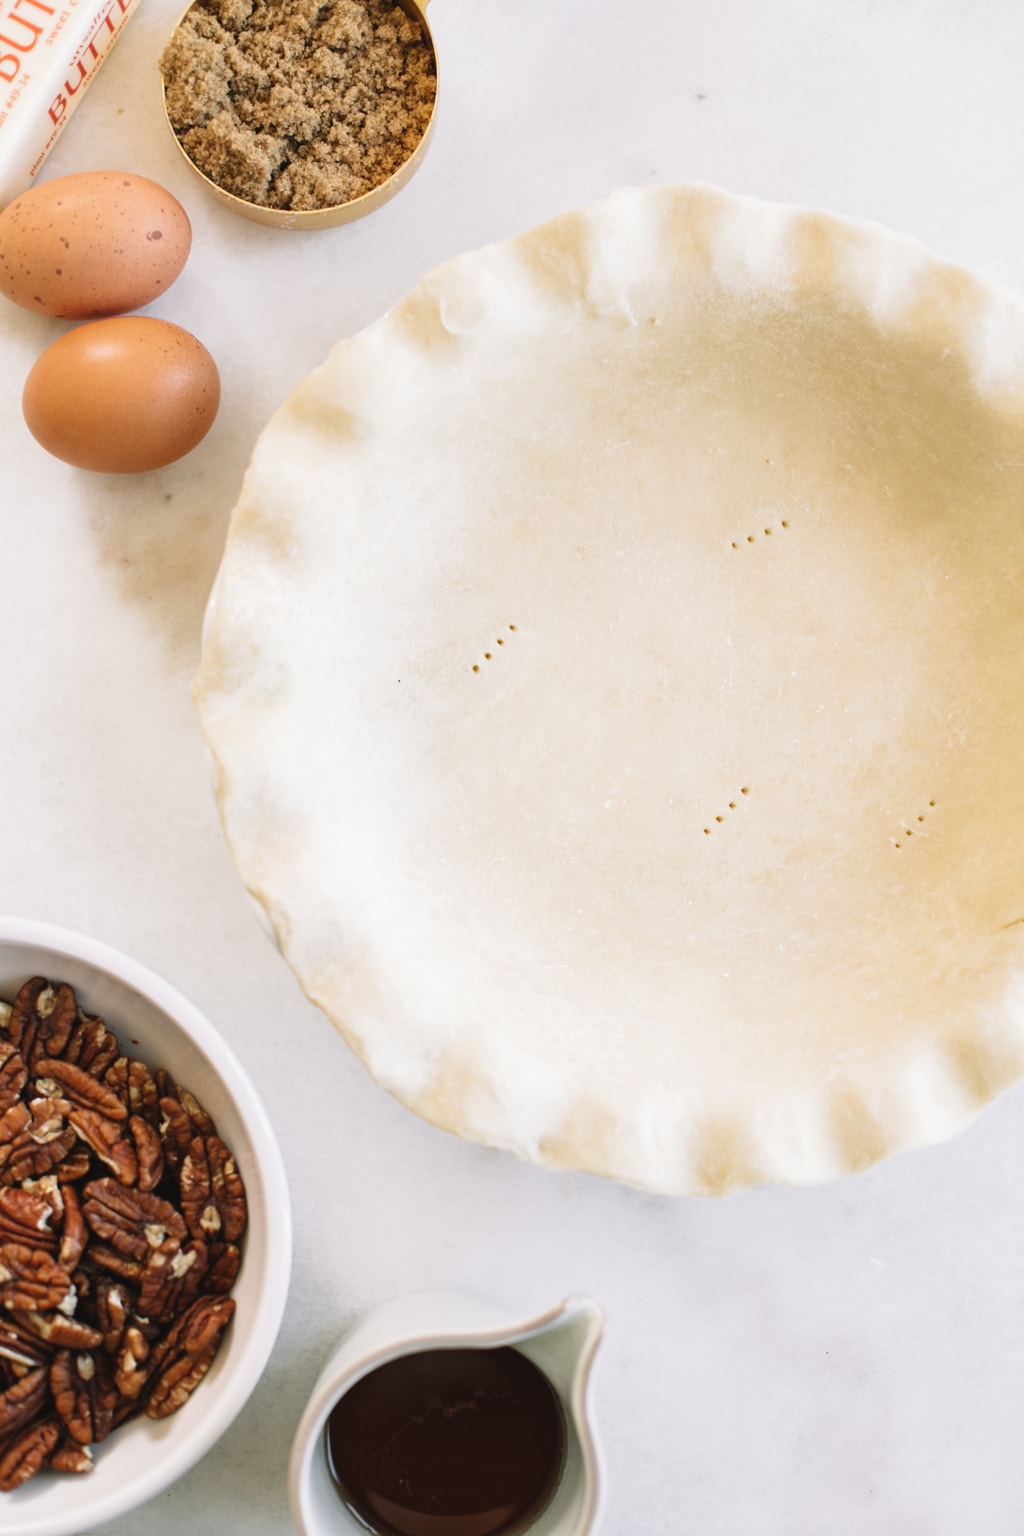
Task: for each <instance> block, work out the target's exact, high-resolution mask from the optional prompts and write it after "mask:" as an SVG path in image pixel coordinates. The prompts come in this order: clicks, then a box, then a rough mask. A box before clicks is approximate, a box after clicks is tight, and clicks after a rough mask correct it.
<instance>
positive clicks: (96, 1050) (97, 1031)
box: [61, 1009, 121, 1078]
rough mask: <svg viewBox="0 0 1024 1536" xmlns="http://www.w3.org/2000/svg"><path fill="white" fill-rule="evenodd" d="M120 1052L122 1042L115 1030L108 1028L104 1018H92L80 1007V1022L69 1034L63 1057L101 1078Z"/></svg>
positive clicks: (84, 1070)
mask: <svg viewBox="0 0 1024 1536" xmlns="http://www.w3.org/2000/svg"><path fill="white" fill-rule="evenodd" d="M120 1054H121V1042H120V1041H119V1040H118V1038H117V1036H116V1035H115V1034H114V1032H113V1030H111V1029H108V1028H107V1026H106V1025H105V1024H104V1022H103V1020H102V1019H93V1018H90V1017H89V1016H88V1014H85V1013H83V1012H82V1011H81V1009H79V1011H78V1023H77V1024H76V1025H75V1027H74V1029H73V1030H72V1031H71V1034H70V1035H69V1036H68V1043H67V1045H66V1046H65V1047H64V1050H63V1052H62V1053H61V1056H62V1059H63V1060H64V1061H70V1062H71V1063H72V1064H73V1065H74V1066H76V1067H81V1068H82V1070H83V1072H88V1073H90V1074H91V1075H92V1076H93V1077H96V1078H100V1077H102V1076H103V1075H104V1073H105V1072H106V1071H107V1069H108V1067H112V1066H113V1064H114V1062H115V1061H116V1060H117V1058H118V1057H119V1056H120Z"/></svg>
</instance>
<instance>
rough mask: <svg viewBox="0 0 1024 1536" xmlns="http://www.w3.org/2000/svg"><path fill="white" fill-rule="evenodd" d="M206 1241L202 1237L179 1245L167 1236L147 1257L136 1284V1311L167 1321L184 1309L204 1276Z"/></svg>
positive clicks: (193, 1297)
mask: <svg viewBox="0 0 1024 1536" xmlns="http://www.w3.org/2000/svg"><path fill="white" fill-rule="evenodd" d="M207 1262H208V1259H207V1250H206V1244H205V1243H204V1242H203V1241H202V1239H201V1238H196V1239H195V1241H194V1242H191V1243H189V1244H188V1245H187V1246H186V1247H184V1248H183V1247H182V1246H181V1244H180V1242H179V1241H178V1239H177V1238H175V1237H169V1238H167V1239H166V1240H165V1241H164V1242H162V1243H161V1244H160V1246H159V1248H154V1249H153V1251H152V1253H151V1254H150V1255H149V1258H148V1260H147V1261H146V1268H145V1271H144V1273H143V1276H142V1284H141V1286H140V1288H139V1311H140V1312H141V1314H142V1316H143V1317H149V1318H152V1320H153V1322H155V1323H167V1322H170V1320H171V1318H172V1317H176V1316H177V1315H178V1313H179V1312H184V1311H185V1309H186V1308H187V1307H188V1306H190V1305H191V1303H192V1302H193V1301H194V1300H195V1298H196V1296H197V1295H198V1293H199V1288H200V1286H201V1285H202V1283H203V1280H204V1279H205V1276H206V1268H207Z"/></svg>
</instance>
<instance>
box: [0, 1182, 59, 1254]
mask: <svg viewBox="0 0 1024 1536" xmlns="http://www.w3.org/2000/svg"><path fill="white" fill-rule="evenodd" d="M53 1215H54V1212H53V1206H52V1204H51V1202H50V1201H49V1200H48V1199H46V1198H45V1197H44V1196H43V1195H42V1194H40V1193H37V1192H36V1191H35V1190H32V1189H25V1188H19V1187H18V1186H16V1185H13V1184H0V1242H5V1243H24V1244H25V1246H26V1247H29V1248H48V1249H51V1250H52V1249H54V1248H56V1246H57V1233H56V1232H55V1231H54V1229H53V1227H52V1225H51V1222H52V1220H53Z"/></svg>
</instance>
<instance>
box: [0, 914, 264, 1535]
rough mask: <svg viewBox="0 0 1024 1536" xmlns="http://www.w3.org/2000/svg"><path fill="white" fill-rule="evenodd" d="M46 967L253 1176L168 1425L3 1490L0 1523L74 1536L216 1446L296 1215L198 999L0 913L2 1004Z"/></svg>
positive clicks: (245, 1372)
mask: <svg viewBox="0 0 1024 1536" xmlns="http://www.w3.org/2000/svg"><path fill="white" fill-rule="evenodd" d="M33 975H41V976H46V977H48V978H49V979H51V980H56V981H67V982H70V983H71V985H72V986H73V987H74V988H75V991H76V992H77V993H78V996H79V1000H80V1002H81V1003H82V1005H83V1007H84V1008H85V1009H86V1010H87V1011H88V1012H90V1013H94V1014H99V1015H100V1016H101V1017H102V1018H103V1020H104V1022H105V1023H106V1024H107V1025H109V1027H110V1028H111V1029H112V1030H113V1031H114V1032H115V1034H116V1035H117V1036H118V1038H119V1039H120V1041H121V1044H122V1047H123V1048H124V1049H125V1050H126V1051H130V1052H131V1053H132V1054H133V1055H136V1056H138V1057H140V1058H141V1059H143V1060H144V1061H146V1062H148V1063H149V1064H150V1066H154V1067H158V1066H159V1067H165V1068H166V1069H167V1071H168V1072H169V1073H170V1074H171V1076H172V1077H173V1078H174V1079H175V1081H176V1082H178V1083H180V1084H181V1085H182V1086H183V1087H185V1088H188V1089H189V1090H190V1091H191V1092H192V1093H193V1094H194V1095H195V1096H196V1098H197V1099H198V1100H199V1101H200V1103H201V1104H202V1105H203V1106H204V1107H205V1108H206V1109H207V1110H208V1111H209V1113H210V1114H211V1115H212V1116H213V1119H214V1121H215V1122H216V1125H217V1130H218V1133H219V1134H220V1135H221V1136H222V1137H223V1139H224V1140H225V1141H226V1142H227V1144H228V1146H229V1147H230V1148H231V1149H232V1151H233V1152H234V1153H235V1157H236V1160H237V1162H238V1167H239V1170H240V1172H241V1174H242V1177H243V1179H244V1180H245V1185H246V1190H247V1193H248V1201H249V1226H248V1231H247V1234H246V1237H245V1246H244V1255H243V1260H242V1268H241V1271H240V1274H239V1277H238V1280H237V1282H236V1285H235V1288H234V1291H233V1295H234V1297H235V1300H236V1302H237V1304H238V1305H237V1310H236V1312H235V1316H234V1318H233V1320H232V1322H231V1325H230V1327H229V1328H228V1330H227V1332H226V1333H225V1335H224V1340H223V1343H222V1345H221V1348H220V1351H219V1353H218V1355H217V1359H216V1360H215V1362H214V1364H213V1366H212V1367H211V1369H210V1371H209V1374H208V1375H207V1376H206V1378H205V1379H204V1380H203V1381H202V1382H201V1383H200V1385H199V1386H198V1387H197V1388H196V1390H195V1392H194V1394H193V1396H192V1397H191V1398H190V1399H189V1401H188V1402H187V1403H186V1404H185V1406H184V1407H183V1408H182V1409H180V1410H179V1412H178V1413H176V1414H174V1415H172V1416H171V1417H170V1418H168V1419H164V1420H162V1421H161V1422H154V1421H152V1420H149V1419H145V1418H140V1419H137V1420H132V1421H131V1422H129V1423H128V1424H125V1425H123V1426H122V1427H121V1428H120V1429H118V1430H115V1431H114V1433H113V1434H112V1435H111V1436H110V1438H109V1439H108V1440H106V1441H104V1443H103V1444H102V1445H99V1446H96V1447H94V1448H93V1454H94V1457H95V1466H94V1468H93V1470H92V1472H90V1473H88V1474H87V1475H85V1476H77V1477H76V1476H69V1475H59V1474H56V1473H50V1472H43V1473H40V1474H39V1475H38V1476H37V1477H35V1478H33V1479H32V1480H31V1481H30V1482H28V1483H25V1484H24V1485H23V1486H22V1487H21V1488H19V1489H17V1490H15V1492H13V1493H4V1494H0V1530H2V1531H10V1532H12V1533H17V1536H77V1533H78V1532H81V1531H85V1530H88V1529H90V1528H91V1527H93V1526H96V1525H99V1524H101V1523H102V1522H104V1521H107V1520H115V1519H117V1518H118V1517H119V1516H121V1515H123V1514H124V1513H125V1511H126V1510H129V1509H132V1508H134V1507H135V1506H136V1505H138V1504H141V1503H143V1501H144V1500H146V1499H150V1498H152V1497H153V1496H154V1495H155V1494H157V1493H160V1492H161V1491H162V1490H163V1489H165V1488H166V1487H167V1486H168V1485H169V1484H170V1483H173V1482H174V1480H175V1479H176V1478H178V1477H180V1476H181V1475H182V1474H183V1473H184V1472H186V1471H187V1470H188V1469H189V1467H191V1466H192V1465H193V1464H194V1463H195V1462H197V1461H198V1460H199V1458H200V1457H201V1456H202V1455H203V1454H204V1453H205V1452H206V1451H208V1450H209V1449H210V1447H211V1446H212V1445H213V1444H214V1442H215V1441H216V1440H217V1439H218V1438H219V1437H220V1436H221V1435H222V1434H223V1433H224V1431H225V1430H226V1429H227V1427H228V1425H229V1424H230V1423H231V1421H232V1420H233V1419H234V1417H235V1415H236V1414H237V1413H238V1412H239V1410H240V1409H241V1407H242V1405H243V1404H244V1403H245V1401H246V1399H247V1398H248V1397H249V1395H250V1393H251V1392H252V1390H253V1388H254V1387H255V1385H256V1383H257V1381H258V1380H259V1378H260V1375H261V1373H262V1371H263V1368H264V1366H265V1364H266V1362H267V1357H268V1356H269V1354H270V1351H271V1347H272V1346H273V1343H274V1340H275V1338H276V1336H277V1331H278V1328H279V1326H280V1322H281V1318H282V1315H283V1313H284V1304H285V1298H286V1295H287V1291H288V1278H289V1274H290V1270H291V1209H290V1204H289V1198H288V1186H287V1183H286V1180H285V1173H284V1165H283V1163H282V1161H281V1154H280V1152H279V1151H278V1147H277V1142H276V1140H275V1137H274V1132H273V1130H272V1128H271V1125H270V1122H269V1120H268V1119H267V1115H266V1112H265V1111H264V1109H263V1107H262V1105H261V1103H260V1101H259V1099H258V1098H257V1096H256V1092H255V1090H254V1088H253V1086H252V1084H251V1083H250V1082H249V1079H248V1077H247V1076H246V1074H245V1072H244V1070H243V1069H242V1067H241V1066H240V1065H239V1063H238V1062H237V1060H236V1059H235V1057H234V1055H233V1054H232V1052H231V1051H230V1050H229V1049H228V1047H227V1045H226V1044H225V1043H224V1041H223V1040H222V1039H221V1038H220V1036H219V1035H218V1034H217V1031H216V1030H215V1029H214V1027H213V1025H212V1024H210V1023H209V1022H208V1021H207V1020H206V1019H205V1018H204V1017H203V1016H202V1014H201V1013H199V1012H198V1011H197V1010H196V1009H195V1008H194V1007H193V1006H192V1004H191V1003H189V1002H187V1001H186V999H185V998H184V997H182V996H181V994H180V993H179V992H177V991H175V989H174V988H173V987H172V986H169V985H168V983H167V982H166V981H163V980H162V979H161V978H160V977H159V976H157V975H156V974H155V973H154V972H153V971H150V970H148V969H147V968H146V967H145V966H144V965H140V964H139V963H138V962H137V961H135V960H131V959H129V958H128V957H127V956H126V955H122V954H119V953H118V952H117V951H116V950H113V949H110V948H108V947H107V946H106V945H104V944H100V943H98V942H97V941H96V940H94V939H90V938H86V937H84V936H83V935H81V934H76V933H70V932H67V931H65V930H63V929H60V928H52V927H49V926H46V925H44V924H41V923H31V922H22V921H20V920H17V919H12V918H3V917H0V998H4V999H5V1000H7V1001H11V1000H12V999H13V996H14V993H15V991H16V990H17V988H18V987H19V986H20V985H21V983H22V982H24V981H26V980H27V979H28V978H29V977H30V976H33Z"/></svg>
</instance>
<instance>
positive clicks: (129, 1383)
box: [114, 1324, 151, 1402]
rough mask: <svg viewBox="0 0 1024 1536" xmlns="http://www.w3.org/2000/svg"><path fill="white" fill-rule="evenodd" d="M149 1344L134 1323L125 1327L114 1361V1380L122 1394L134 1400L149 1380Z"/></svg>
mask: <svg viewBox="0 0 1024 1536" xmlns="http://www.w3.org/2000/svg"><path fill="white" fill-rule="evenodd" d="M150 1350H151V1346H150V1343H149V1340H148V1339H147V1338H146V1336H145V1334H144V1333H143V1332H142V1329H141V1328H137V1327H135V1326H134V1324H132V1325H130V1326H129V1327H128V1328H126V1329H125V1332H124V1340H123V1342H122V1344H121V1348H120V1349H119V1350H118V1354H117V1359H116V1361H115V1362H114V1382H115V1384H116V1386H117V1390H118V1391H119V1392H120V1393H121V1394H122V1396H124V1397H127V1398H130V1399H131V1401H132V1402H134V1401H135V1399H136V1398H137V1397H139V1396H140V1395H141V1393H142V1389H143V1387H145V1385H146V1383H147V1382H148V1381H149V1371H148V1369H147V1362H148V1360H149V1356H150Z"/></svg>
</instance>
